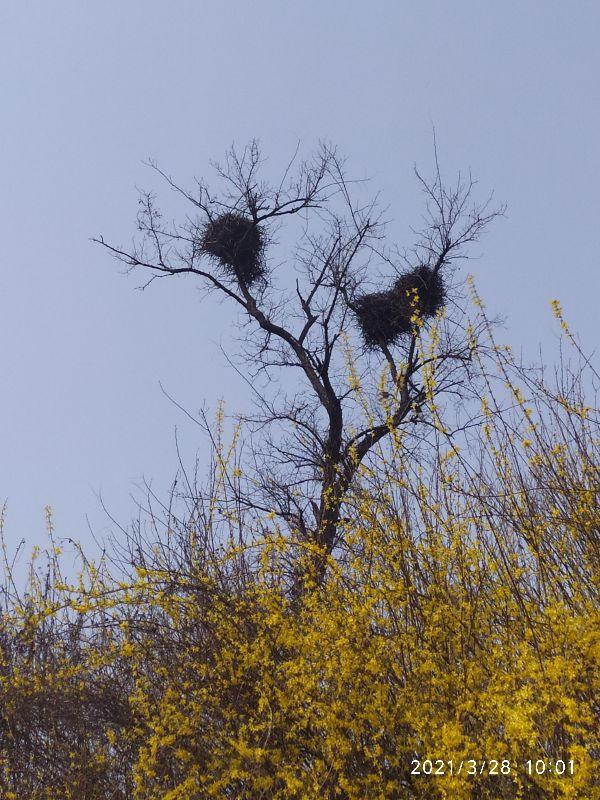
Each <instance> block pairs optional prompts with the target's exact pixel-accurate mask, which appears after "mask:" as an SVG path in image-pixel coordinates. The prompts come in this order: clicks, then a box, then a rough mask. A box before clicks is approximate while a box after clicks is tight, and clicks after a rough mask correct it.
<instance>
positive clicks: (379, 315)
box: [354, 266, 445, 347]
mask: <svg viewBox="0 0 600 800" xmlns="http://www.w3.org/2000/svg"><path fill="white" fill-rule="evenodd" d="M444 302H445V290H444V282H443V280H442V277H441V275H440V274H439V271H435V270H432V269H431V268H430V267H426V266H420V267H417V268H416V269H414V270H411V271H410V272H407V273H405V274H404V275H401V276H400V277H399V278H398V279H397V280H396V281H395V283H394V284H393V286H392V288H391V289H388V290H387V291H385V292H373V293H372V294H364V295H363V296H362V297H359V299H358V300H357V301H356V304H355V306H354V312H355V314H356V319H357V322H358V325H359V327H360V330H361V333H362V335H363V338H364V340H365V344H366V345H367V346H368V347H381V346H382V345H384V346H386V347H387V346H389V345H391V344H394V343H396V342H397V341H398V339H400V337H401V336H404V335H406V334H409V333H410V332H411V331H412V330H413V329H414V323H413V317H414V316H415V314H417V315H419V316H421V317H422V318H427V317H433V316H435V314H436V313H437V311H438V309H440V308H441V307H442V306H443V305H444Z"/></svg>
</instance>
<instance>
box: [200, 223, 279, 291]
mask: <svg viewBox="0 0 600 800" xmlns="http://www.w3.org/2000/svg"><path fill="white" fill-rule="evenodd" d="M200 249H201V250H202V252H204V253H206V254H207V255H209V256H211V257H212V258H214V259H215V260H216V261H218V262H219V264H220V265H221V266H222V267H223V268H224V269H225V270H226V271H227V272H228V273H229V274H230V275H232V276H233V277H235V278H237V280H238V281H242V282H243V283H245V284H247V285H250V284H251V283H254V282H255V281H256V280H258V279H259V278H261V277H262V276H263V274H264V262H263V249H264V238H263V233H262V230H261V229H260V228H259V227H258V225H257V224H256V223H255V222H254V221H253V220H252V219H250V218H249V217H246V216H244V215H243V214H238V213H235V212H227V213H225V214H221V216H219V217H216V218H215V219H212V220H210V222H208V223H207V224H206V225H205V227H204V231H203V232H202V238H201V240H200Z"/></svg>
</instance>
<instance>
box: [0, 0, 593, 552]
mask: <svg viewBox="0 0 600 800" xmlns="http://www.w3.org/2000/svg"><path fill="white" fill-rule="evenodd" d="M599 29H600V4H599V3H597V2H594V0H589V1H586V0H578V1H577V2H574V3H564V2H558V0H528V2H525V3H523V2H522V0H521V1H520V2H515V1H514V0H506V2H503V3H491V2H489V3H482V2H480V1H476V0H473V1H472V2H466V0H454V2H452V3H449V2H441V1H439V2H434V0H421V2H419V3H414V2H409V1H408V0H381V1H380V2H378V1H377V0H372V1H371V2H369V3H367V2H364V0H363V2H359V1H358V0H328V2H323V0H305V1H304V2H301V3H284V2H281V0H256V1H255V2H252V3H250V2H241V0H229V2H226V3H224V2H220V1H218V0H196V2H191V0H187V2H186V1H184V0H171V2H158V0H127V2H122V0H102V2H99V1H98V0H97V1H96V2H93V1H92V0H89V2H81V0H60V2H54V3H48V2H41V1H39V0H38V1H36V0H26V1H25V2H24V1H23V0H3V1H2V3H1V5H0V75H1V83H0V115H1V118H0V167H1V179H0V234H1V238H0V243H1V250H0V365H1V366H0V386H1V390H0V503H3V502H4V501H6V505H7V519H6V526H5V537H6V539H7V541H8V544H9V547H14V546H16V544H17V543H18V542H19V541H20V540H21V539H24V540H25V542H26V547H27V548H30V547H31V546H33V545H34V544H36V543H40V542H43V541H44V508H45V506H47V505H49V506H51V507H52V509H53V514H54V523H55V526H56V536H58V537H68V538H73V539H78V540H81V541H82V542H83V543H84V546H90V547H92V535H94V536H95V537H97V538H100V539H101V538H102V537H103V536H106V535H108V534H109V533H110V532H111V531H114V529H115V527H114V524H113V523H111V522H110V520H109V519H108V517H107V516H106V513H105V511H104V510H103V508H102V504H101V501H100V498H102V501H103V503H104V504H105V505H106V507H107V508H108V509H109V511H110V513H111V514H112V515H113V516H114V517H115V519H117V520H118V521H119V522H120V523H121V524H124V525H126V524H127V523H128V521H129V520H130V518H132V517H133V516H135V514H136V510H135V501H136V498H139V497H140V493H139V490H138V489H137V488H136V487H138V486H140V485H141V484H142V483H143V481H144V480H147V481H150V482H151V483H152V485H153V487H154V488H155V489H156V491H157V492H158V493H159V494H161V493H164V492H166V491H167V490H168V488H169V484H170V481H171V479H172V478H173V475H174V473H175V471H176V469H177V453H176V448H175V439H174V432H175V429H177V432H178V434H177V435H178V438H179V440H180V442H181V443H182V448H183V451H184V457H185V458H186V459H193V457H194V454H195V453H196V452H198V454H199V458H200V461H201V462H202V458H203V456H204V455H205V453H206V442H205V440H204V439H203V438H202V435H201V433H200V431H199V430H198V429H197V428H196V427H195V426H194V425H193V424H192V423H191V422H190V421H189V419H188V418H187V417H186V416H185V414H183V413H182V412H181V411H180V410H178V409H177V407H176V406H175V405H174V404H173V403H172V402H170V401H169V400H168V399H167V397H166V396H165V394H164V393H163V392H162V391H161V388H160V385H161V384H162V386H163V387H164V388H165V390H166V391H167V392H168V393H169V394H170V395H171V396H172V397H174V398H175V399H176V400H177V402H178V403H180V404H181V405H182V406H184V407H185V408H186V409H189V410H190V411H191V412H192V413H194V412H195V411H196V410H197V409H199V408H200V407H202V406H205V407H206V408H207V409H208V410H209V412H210V411H211V409H214V407H215V404H216V403H217V401H218V400H219V398H224V400H225V402H226V404H227V407H228V409H229V410H231V411H243V410H244V403H245V402H247V401H248V396H247V392H246V391H245V388H244V386H243V384H241V382H240V379H239V378H238V377H237V376H236V374H235V373H234V372H232V371H231V369H230V368H229V367H228V365H227V362H226V359H225V358H224V356H223V354H222V352H221V350H220V347H221V346H223V347H225V348H227V346H228V344H230V342H231V336H232V332H233V328H234V326H235V318H234V316H233V315H231V314H229V310H228V309H226V308H224V306H221V305H219V304H217V303H216V302H215V301H214V300H211V299H210V298H209V299H208V301H206V300H205V301H201V297H200V294H199V292H198V291H197V286H196V285H195V284H194V281H193V280H188V279H181V280H179V279H173V280H171V279H169V280H165V281H157V282H155V283H154V284H153V285H152V286H151V287H150V288H148V289H147V290H146V291H143V292H142V291H138V290H136V287H137V286H138V285H139V280H136V278H135V277H133V276H125V275H124V274H123V271H122V265H119V264H117V263H116V262H114V261H112V260H111V259H110V258H109V257H108V256H107V253H106V252H104V251H103V250H102V249H101V248H100V247H98V246H97V245H94V244H93V243H92V242H91V241H90V240H91V238H92V237H94V236H96V235H99V234H103V235H105V236H106V237H107V239H109V240H111V241H114V242H120V243H127V242H129V241H131V237H132V235H133V233H134V231H135V215H136V210H137V197H138V190H139V188H145V187H150V188H154V187H155V186H156V182H155V179H154V177H153V176H152V174H151V173H150V172H149V170H148V168H147V167H146V166H144V163H143V162H144V161H145V160H147V159H149V158H151V159H155V160H156V161H157V162H158V163H159V165H160V166H161V167H162V168H163V169H165V171H167V172H169V173H171V174H172V175H173V176H174V177H176V178H177V179H178V180H179V181H180V182H181V183H182V184H190V183H191V182H192V178H193V177H194V176H198V177H200V176H203V175H208V176H209V177H210V165H209V164H210V161H211V160H213V159H218V158H220V157H221V156H222V155H223V153H224V152H225V150H226V149H227V148H228V147H229V146H230V145H231V144H232V143H234V142H235V143H237V144H238V145H241V146H243V145H244V144H245V143H246V142H248V141H249V140H250V139H252V138H253V137H256V138H258V139H259V140H260V141H261V144H262V147H263V150H264V152H265V153H266V154H267V155H268V156H269V159H270V160H269V165H268V168H269V169H273V171H274V174H276V173H277V169H278V168H279V167H281V166H283V165H284V164H285V163H286V161H287V159H288V158H289V156H290V154H291V153H292V152H293V151H294V149H295V147H296V145H297V143H298V142H300V143H301V146H302V147H303V148H304V149H305V150H310V149H311V148H312V147H314V146H315V145H316V144H317V143H318V141H319V140H320V139H326V140H329V141H331V142H333V143H335V144H336V145H337V146H338V147H339V149H340V151H341V152H342V153H343V154H344V155H345V156H346V157H347V159H348V169H349V171H350V173H351V174H353V175H355V176H357V177H361V178H362V177H369V178H370V180H371V185H372V187H373V190H374V191H379V192H380V193H381V198H382V202H383V204H384V205H385V206H387V208H388V210H387V212H386V216H387V218H388V219H389V220H390V225H389V233H390V236H391V238H392V239H396V240H397V241H398V242H399V243H400V244H410V226H411V225H414V224H415V223H418V222H419V218H420V214H421V211H422V204H421V198H420V196H419V193H418V189H417V186H416V184H415V180H414V177H413V167H414V165H415V164H417V165H418V166H419V167H421V168H422V169H423V170H424V171H425V172H427V171H428V170H430V169H431V166H432V157H433V150H432V130H433V128H435V131H436V136H437V143H438V149H439V156H440V160H441V163H442V167H443V170H444V173H445V174H446V175H447V176H448V177H450V178H451V177H452V176H453V175H454V174H455V173H456V172H457V171H458V170H459V169H461V170H466V169H469V168H470V169H471V170H472V172H473V174H474V175H475V176H476V177H477V178H478V179H479V182H480V187H481V191H482V195H483V194H487V193H488V192H489V191H492V190H493V192H494V196H495V198H496V199H497V201H498V203H504V202H505V203H506V204H507V213H506V216H505V217H504V218H503V219H501V220H499V221H497V222H496V223H495V224H494V226H493V229H492V230H491V231H490V232H489V233H488V235H486V237H485V239H484V240H483V241H482V242H481V244H480V245H478V249H477V255H478V258H477V259H476V260H474V261H471V262H470V263H469V265H468V270H469V271H470V272H472V273H473V274H474V275H475V278H476V282H477V285H478V287H479V290H480V292H481V294H482V295H483V297H484V298H485V300H486V302H487V305H488V307H489V308H490V310H491V312H492V313H498V314H501V315H502V316H503V318H504V319H505V322H506V329H505V331H503V335H504V338H505V339H506V340H507V341H510V342H511V343H512V344H516V345H517V346H519V347H522V348H523V351H524V353H525V355H526V356H528V355H531V356H532V357H533V356H535V354H536V351H537V348H538V346H539V345H541V346H542V347H543V348H544V349H545V350H548V351H549V352H551V351H552V348H553V347H555V345H556V339H557V326H556V324H555V322H554V321H553V320H552V317H551V314H550V311H549V301H550V300H551V299H553V298H559V299H560V300H561V302H562V304H563V306H564V309H565V312H566V315H567V318H568V319H569V321H570V322H571V324H572V326H573V327H574V328H575V329H576V330H577V331H578V332H579V334H580V335H581V338H582V340H583V342H584V343H585V345H586V346H587V347H588V349H590V348H593V346H594V345H595V337H596V338H597V314H598V309H597V296H598V289H599V288H600V287H599V285H598V266H599V264H598V260H599V256H598V248H597V242H596V240H595V235H597V231H598V220H599V211H600V193H599V192H598V189H597V187H598V185H599V182H600V148H599V145H598V142H600V130H599V128H600V103H599V100H600V96H599V95H600V81H598V76H599V75H600V50H599V49H598V47H597V36H598V30H599ZM157 188H158V187H157ZM160 191H161V194H162V195H164V196H166V199H168V194H169V193H168V191H167V190H165V189H161V190H160Z"/></svg>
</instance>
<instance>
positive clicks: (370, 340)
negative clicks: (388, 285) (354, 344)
mask: <svg viewBox="0 0 600 800" xmlns="http://www.w3.org/2000/svg"><path fill="white" fill-rule="evenodd" d="M398 301H399V296H398V295H397V294H396V292H394V290H393V289H389V290H388V291H387V292H373V293H372V294H363V296H362V297H359V298H358V300H357V301H356V305H355V307H354V312H355V314H356V319H357V322H358V326H359V328H360V330H361V333H362V335H363V338H364V340H365V344H366V345H367V346H368V347H378V346H381V345H386V346H388V345H390V344H394V342H396V341H397V340H398V339H399V338H400V336H402V334H405V333H410V331H411V328H412V325H411V322H410V315H408V316H407V315H406V308H405V306H406V303H405V302H398Z"/></svg>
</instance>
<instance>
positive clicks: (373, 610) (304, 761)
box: [0, 354, 600, 800]
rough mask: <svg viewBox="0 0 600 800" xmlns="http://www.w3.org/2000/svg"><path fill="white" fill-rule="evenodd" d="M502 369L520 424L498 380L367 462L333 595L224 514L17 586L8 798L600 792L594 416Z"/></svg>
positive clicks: (0, 732) (12, 602) (570, 388)
mask: <svg viewBox="0 0 600 800" xmlns="http://www.w3.org/2000/svg"><path fill="white" fill-rule="evenodd" d="M498 363H499V365H500V372H499V374H500V377H501V380H502V382H503V384H504V387H503V392H504V397H505V399H506V398H507V397H508V398H509V399H510V400H511V404H510V406H511V407H510V409H508V403H506V404H504V405H503V404H502V403H501V401H500V400H498V399H497V398H496V399H494V393H493V391H492V389H493V386H492V381H491V378H490V379H489V380H488V381H487V382H486V385H487V389H486V390H485V391H483V392H482V395H481V409H480V410H479V412H478V414H479V416H478V424H477V425H475V426H472V427H471V428H469V429H468V430H465V431H463V433H462V434H461V436H459V437H457V438H456V439H454V440H452V441H451V442H450V443H449V442H448V440H447V437H445V429H444V424H443V423H442V421H441V410H439V415H438V414H432V431H433V432H432V436H431V439H430V440H428V441H427V442H425V443H423V445H422V448H421V449H420V450H419V451H418V452H416V451H412V452H410V454H409V451H408V450H407V447H406V442H405V441H404V440H403V434H399V435H398V436H397V437H395V438H394V440H393V441H392V442H391V443H390V444H389V445H388V446H386V447H385V448H382V449H381V451H380V453H379V457H378V458H376V459H373V460H372V462H370V463H369V464H368V465H366V466H365V467H364V469H363V470H362V475H361V480H360V481H359V482H357V485H356V486H355V487H353V489H352V491H351V494H350V496H349V497H348V502H347V504H346V505H347V508H346V513H347V516H345V517H344V520H343V523H342V525H343V528H344V530H343V534H344V535H343V537H342V542H343V543H342V544H341V545H340V548H339V551H338V552H336V553H335V557H334V558H331V560H330V564H329V568H328V571H327V575H326V579H325V580H324V582H322V583H319V585H314V586H311V585H310V584H309V585H305V586H304V590H303V591H302V592H296V593H294V592H290V590H289V580H288V576H289V573H290V563H292V564H295V565H296V567H297V565H298V563H300V564H302V562H303V560H305V561H306V563H307V564H310V563H311V552H310V547H309V546H308V545H306V544H303V543H302V542H295V543H292V542H291V541H290V539H289V537H288V536H284V535H283V534H282V533H281V532H279V531H278V530H277V528H276V527H275V526H274V525H271V526H269V524H267V522H266V523H265V525H264V527H263V529H262V530H260V531H254V532H252V534H250V533H249V534H248V535H247V536H240V535H237V536H234V532H235V531H236V530H238V528H237V527H236V521H235V520H229V523H228V524H229V525H230V528H229V531H230V535H229V536H227V535H225V534H224V533H223V531H222V530H221V531H220V532H219V531H218V530H217V528H216V527H215V525H214V518H213V516H211V514H212V511H210V509H209V511H207V512H206V513H204V514H203V515H200V514H197V513H196V514H192V515H191V516H188V517H187V518H186V519H184V520H179V521H178V520H177V519H176V518H175V517H174V516H173V515H169V516H168V518H167V520H166V521H165V528H164V530H163V531H162V532H160V531H159V530H158V526H157V525H153V526H151V528H150V532H146V533H144V532H142V530H141V529H139V530H138V534H137V535H136V536H133V535H132V537H131V539H130V541H129V544H130V547H129V551H128V554H126V557H121V559H120V560H119V558H118V554H116V553H115V555H114V558H113V559H112V562H111V561H109V560H108V559H106V558H105V559H104V560H103V561H101V562H100V563H99V564H96V565H93V564H90V563H89V562H87V561H86V562H85V567H84V568H83V570H82V573H81V575H80V577H79V579H78V581H77V582H75V583H74V584H73V583H70V582H69V581H67V580H65V579H64V578H63V575H62V573H61V567H60V557H59V555H58V553H57V552H56V551H50V555H49V559H48V562H47V565H46V567H44V568H42V567H41V566H39V567H36V566H35V564H34V566H33V567H32V569H31V572H30V579H29V583H28V586H27V588H26V591H24V592H20V591H18V590H17V587H16V586H14V584H11V582H10V580H9V579H8V578H7V582H6V587H5V593H4V598H5V605H4V610H3V617H2V627H1V628H0V796H1V797H2V798H4V800H11V799H13V798H15V799H18V800H25V798H27V799H28V800H29V798H31V800H34V799H35V800H38V799H39V800H42V798H43V799H44V800H51V799H52V800H84V799H87V798H90V800H92V799H93V800H95V799H96V798H98V800H109V798H110V799H111V800H112V799H114V800H124V799H125V798H134V799H135V800H155V799H156V800H159V798H160V800H200V799H201V798H240V799H244V800H245V799H246V798H247V799H248V800H250V799H252V800H257V799H258V798H265V799H267V798H269V800H270V799H271V798H272V799H273V800H275V799H280V800H292V798H294V799H297V800H312V798H314V799H315V800H316V799H317V798H331V800H333V798H339V800H367V799H368V800H387V798H452V799H453V800H454V799H457V800H460V799H461V798H523V799H526V798H582V799H584V798H585V800H589V798H593V797H598V796H600V795H599V793H598V791H599V790H598V782H597V778H596V776H595V772H594V770H595V768H597V759H598V756H599V754H600V741H599V734H598V731H599V728H598V710H599V705H598V681H599V674H600V673H599V670H598V661H599V655H600V649H599V635H598V634H599V630H600V625H599V623H600V620H599V612H598V594H597V589H598V583H597V580H598V566H599V561H600V550H599V541H598V533H599V530H600V502H599V494H600V459H599V457H598V456H599V449H600V431H599V429H598V416H597V413H596V412H595V411H594V410H593V409H591V408H587V407H586V406H585V404H584V403H583V400H582V398H581V394H580V391H579V390H583V388H584V382H585V380H586V379H585V378H582V377H581V376H579V378H578V381H579V382H578V383H577V385H575V383H574V382H573V381H572V380H571V378H572V377H573V373H568V372H564V373H563V378H562V379H559V381H558V382H557V383H556V385H555V386H554V387H553V388H551V387H549V386H548V385H547V384H546V383H545V380H544V379H543V377H542V376H540V377H539V378H538V377H535V376H534V373H532V372H523V371H522V372H520V373H518V370H517V369H516V367H515V366H514V364H512V363H511V361H510V358H509V356H508V355H506V354H505V356H504V357H503V358H502V359H501V360H500V361H499V362H498ZM488 390H489V392H488ZM459 439H460V444H459V443H458V440H459ZM198 502H199V501H198ZM207 503H208V505H209V506H210V505H211V503H212V501H210V500H209V501H207ZM213 505H214V503H213ZM211 508H212V506H211ZM152 533H153V535H151V534H152ZM111 563H112V564H113V568H112V569H109V566H110V564H111ZM114 565H117V567H118V568H115V566H114ZM307 574H309V570H308V567H307ZM115 576H116V577H115ZM557 762H558V763H557ZM563 768H564V769H563ZM561 772H564V774H559V773H561ZM429 773H431V774H429ZM436 773H437V774H436Z"/></svg>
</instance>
